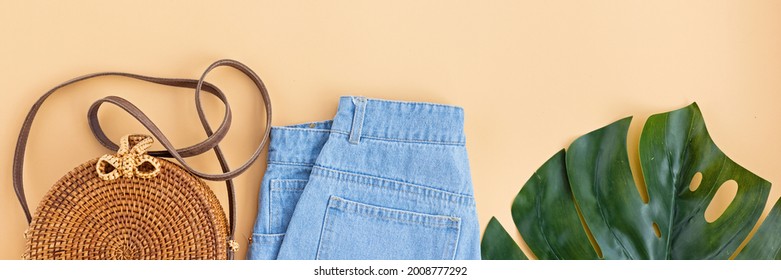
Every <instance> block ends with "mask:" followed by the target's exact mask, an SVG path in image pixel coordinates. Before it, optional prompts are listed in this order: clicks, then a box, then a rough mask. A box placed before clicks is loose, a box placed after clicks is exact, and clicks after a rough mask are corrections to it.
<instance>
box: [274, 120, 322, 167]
mask: <svg viewBox="0 0 781 280" xmlns="http://www.w3.org/2000/svg"><path fill="white" fill-rule="evenodd" d="M332 124H333V121H322V122H314V123H305V124H297V125H290V126H275V127H272V128H271V141H270V142H269V144H268V162H269V163H276V164H293V165H309V166H311V165H314V163H315V160H316V159H317V155H319V154H320V150H321V149H323V146H324V145H325V142H326V141H328V136H329V135H330V134H331V125H332Z"/></svg>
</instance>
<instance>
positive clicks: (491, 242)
mask: <svg viewBox="0 0 781 280" xmlns="http://www.w3.org/2000/svg"><path fill="white" fill-rule="evenodd" d="M483 236H484V237H485V238H483V242H482V243H481V244H480V251H481V252H480V253H481V254H482V256H483V259H484V260H527V258H526V255H524V254H523V251H521V248H519V247H518V244H515V241H513V238H512V237H510V234H509V233H507V231H505V230H504V228H503V227H502V224H500V223H499V221H498V220H496V218H495V217H491V221H490V222H488V227H486V228H485V233H484V235H483Z"/></svg>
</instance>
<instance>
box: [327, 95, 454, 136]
mask: <svg viewBox="0 0 781 280" xmlns="http://www.w3.org/2000/svg"><path fill="white" fill-rule="evenodd" d="M331 131H332V132H335V133H342V134H347V135H349V139H350V142H351V143H357V142H360V139H362V138H370V139H378V140H388V141H398V142H415V143H431V144H444V145H461V146H463V145H464V144H465V142H466V140H465V137H464V110H463V109H462V108H460V107H455V106H448V105H440V104H433V103H422V102H401V101H390V100H380V99H370V98H365V97H360V96H345V97H342V98H340V100H339V110H338V111H337V112H336V116H335V117H334V122H333V127H332V128H331Z"/></svg>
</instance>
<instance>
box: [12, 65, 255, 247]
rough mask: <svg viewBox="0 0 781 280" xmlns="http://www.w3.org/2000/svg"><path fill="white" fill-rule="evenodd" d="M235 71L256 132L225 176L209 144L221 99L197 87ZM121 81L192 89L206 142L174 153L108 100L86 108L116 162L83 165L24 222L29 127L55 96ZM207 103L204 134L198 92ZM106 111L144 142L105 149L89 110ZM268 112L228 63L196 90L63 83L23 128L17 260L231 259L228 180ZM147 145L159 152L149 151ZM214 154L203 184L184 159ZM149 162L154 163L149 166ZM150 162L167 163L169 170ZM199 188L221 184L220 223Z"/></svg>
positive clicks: (150, 126)
mask: <svg viewBox="0 0 781 280" xmlns="http://www.w3.org/2000/svg"><path fill="white" fill-rule="evenodd" d="M223 65H225V66H231V67H233V68H235V69H238V70H240V71H242V72H243V73H244V74H246V75H247V76H248V77H250V78H251V79H252V81H253V82H254V83H255V85H256V86H257V87H258V89H259V90H260V93H261V97H262V98H263V102H264V105H265V109H266V123H265V124H266V130H265V133H264V135H263V139H262V140H261V141H260V143H259V144H258V147H257V149H256V150H255V153H254V154H253V155H252V156H251V157H250V158H249V159H248V160H247V161H246V162H245V163H244V164H243V165H242V166H240V167H238V168H236V169H233V170H230V169H228V165H227V161H226V160H225V158H224V156H223V154H222V152H221V150H220V148H219V145H218V144H219V142H220V141H221V140H222V139H223V138H224V137H225V135H226V133H227V128H228V127H229V126H230V121H231V111H230V106H228V103H227V100H226V98H225V95H224V94H223V93H222V92H221V91H220V90H219V89H218V88H217V87H215V86H214V85H212V84H210V83H207V82H205V81H204V78H205V77H206V75H207V73H209V71H211V70H212V69H214V68H216V67H218V66H223ZM107 75H114V76H124V77H130V78H134V79H139V80H143V81H147V82H153V83H157V84H162V85H169V86H175V87H186V88H193V89H195V100H196V106H197V108H196V109H197V111H198V115H199V117H200V119H201V123H202V125H203V128H204V130H205V131H206V134H207V135H208V138H207V139H206V140H204V141H203V142H201V143H198V144H195V145H193V146H190V147H186V148H183V149H176V148H175V147H174V146H173V144H172V143H171V142H170V141H169V140H168V139H167V138H166V137H165V135H163V133H162V132H161V131H160V130H159V129H158V127H157V126H156V125H155V124H154V123H153V122H152V121H151V120H150V119H149V118H148V117H147V116H146V115H144V114H143V113H142V112H141V111H140V110H139V109H138V108H137V107H135V105H133V104H132V103H130V102H128V101H127V100H124V99H122V98H119V97H116V96H108V97H105V98H103V99H100V100H98V101H96V102H95V103H94V104H93V105H92V107H90V110H89V112H88V120H89V125H90V128H91V130H92V133H93V134H94V135H95V136H96V138H97V140H98V142H100V143H101V144H102V145H103V146H105V147H107V148H109V150H111V151H116V153H113V152H112V153H110V154H105V155H103V156H101V157H98V158H95V159H92V160H89V161H87V162H85V163H83V164H81V165H79V166H77V167H76V168H74V169H73V170H71V171H70V172H68V173H67V174H65V175H64V176H62V178H60V179H59V180H58V181H57V182H55V183H54V184H53V186H52V187H51V188H50V189H49V191H48V192H47V193H46V195H45V196H44V198H43V199H42V201H41V202H40V203H39V204H38V206H37V208H36V209H35V212H34V214H31V213H30V208H29V207H28V205H27V200H26V198H25V195H24V187H23V184H22V179H23V178H22V177H23V176H22V175H23V171H22V169H23V166H24V154H25V149H26V144H27V139H28V137H29V133H30V128H31V126H32V121H33V119H34V116H35V114H36V112H37V111H38V109H39V108H40V106H41V104H42V103H43V101H44V100H45V99H46V98H47V97H48V96H50V95H51V94H52V93H53V92H54V91H56V90H57V89H59V88H61V87H64V86H66V85H69V84H73V83H76V82H78V81H82V80H86V79H89V78H93V77H99V76H107ZM201 89H203V90H204V91H206V92H208V93H211V94H213V95H215V96H216V97H217V98H218V99H220V100H221V101H223V103H224V105H225V117H224V118H223V122H222V124H221V125H220V127H219V128H217V129H216V130H214V131H212V129H211V128H210V127H209V124H208V122H207V121H206V118H205V114H204V113H203V110H202V108H201V104H200V91H201ZM104 103H111V104H114V105H116V106H118V107H120V108H121V109H124V110H125V111H126V112H128V113H129V114H131V115H132V116H133V117H135V118H136V119H137V120H138V121H139V122H141V124H142V125H144V127H146V129H147V130H148V131H149V132H150V133H151V134H152V135H153V136H154V138H153V137H151V136H148V135H139V134H134V135H127V136H124V137H122V139H121V141H119V145H117V144H115V143H113V142H112V141H110V140H108V138H107V137H106V135H105V133H104V132H103V130H102V129H101V128H100V124H99V122H98V118H97V116H98V113H97V112H98V108H99V107H100V105H101V104H104ZM270 124H271V105H270V100H269V97H268V92H267V91H266V88H265V86H264V85H263V82H262V81H261V80H260V78H259V77H258V76H257V75H256V74H255V73H254V72H253V71H252V70H250V69H249V68H248V67H247V66H245V65H243V64H241V63H239V62H237V61H234V60H219V61H217V62H215V63H213V64H212V65H211V66H210V67H209V68H207V69H206V71H205V72H204V73H203V75H202V76H201V78H200V79H199V80H191V79H166V78H154V77H148V76H141V75H135V74H129V73H119V72H102V73H95V74H90V75H86V76H82V77H78V78H75V79H72V80H70V81H67V82H65V83H63V84H61V85H59V86H57V87H55V88H54V89H52V90H50V91H49V92H47V93H46V94H44V95H43V96H42V97H41V98H40V99H39V100H38V101H37V102H36V103H35V104H34V105H33V107H32V109H31V110H30V112H29V113H28V115H27V118H26V119H25V121H24V123H23V125H22V130H21V132H20V134H19V140H18V141H17V146H16V151H15V154H14V162H13V182H14V190H15V191H16V195H17V198H19V202H20V204H21V206H22V209H23V210H24V214H25V216H26V218H27V221H28V223H29V226H28V228H27V230H25V232H24V236H25V239H26V247H25V251H24V254H23V256H22V257H23V258H24V259H47V260H50V259H100V260H112V259H113V260H125V259H156V260H161V259H179V260H181V259H188V260H192V259H217V260H224V259H233V255H234V253H235V252H236V251H237V250H238V247H239V244H238V243H237V242H236V241H235V240H234V233H235V229H236V223H235V221H236V215H235V212H236V209H235V208H236V206H235V194H234V193H235V192H234V188H233V181H232V179H233V178H235V177H236V176H238V175H240V174H241V173H242V172H244V171H246V170H247V169H248V168H249V167H250V166H251V165H252V163H253V162H254V161H255V160H256V159H257V158H258V156H259V155H260V153H261V151H262V149H263V147H264V146H265V144H266V143H267V140H268V137H269V132H270V128H271V125H270ZM153 139H157V140H158V141H159V142H160V144H161V145H162V146H163V147H165V150H162V151H150V152H147V149H148V148H149V147H150V146H151V145H152V143H153V141H154V140H153ZM211 150H214V152H215V153H216V155H217V159H218V161H219V162H220V165H221V167H222V171H223V173H218V174H207V173H202V172H199V171H197V170H195V169H193V168H192V167H191V166H190V165H188V164H187V162H186V161H185V160H184V158H185V157H188V156H195V155H199V154H203V153H205V152H208V151H211ZM153 155H154V156H153ZM160 157H172V158H175V159H176V160H177V162H178V163H179V164H177V163H173V162H170V161H168V160H165V159H162V158H160ZM203 179H208V180H215V181H225V183H226V186H227V193H228V204H229V205H228V208H229V219H228V218H226V215H225V211H224V210H223V208H222V205H220V202H219V200H218V199H217V196H216V195H215V194H214V193H213V192H212V190H211V188H210V187H209V186H208V185H207V184H206V183H205V182H204V181H203Z"/></svg>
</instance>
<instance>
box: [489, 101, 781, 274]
mask: <svg viewBox="0 0 781 280" xmlns="http://www.w3.org/2000/svg"><path fill="white" fill-rule="evenodd" d="M630 122H631V118H625V119H622V120H619V121H617V122H615V123H613V124H610V125H608V126H606V127H603V128H600V129H598V130H595V131H593V132H591V133H589V134H586V135H584V136H582V137H580V138H578V139H577V140H575V141H574V142H573V143H572V144H571V145H570V147H569V149H567V150H566V151H564V150H562V151H560V152H558V153H556V154H555V155H554V156H553V157H551V158H550V159H549V160H548V161H547V162H545V164H543V165H542V167H540V169H538V170H537V171H536V172H535V173H534V174H533V175H532V177H531V178H530V179H529V181H528V182H526V184H525V185H524V186H523V188H522V189H521V191H520V193H519V194H518V196H517V197H516V198H515V201H514V202H513V205H512V216H513V220H514V222H515V226H516V227H517V228H518V230H519V231H520V233H521V236H522V237H523V239H524V241H525V242H526V244H527V245H528V246H529V248H530V249H531V250H532V251H533V253H534V255H536V256H537V258H539V259H728V258H729V257H730V256H731V255H732V254H733V253H734V252H735V251H736V249H737V248H738V246H739V245H740V244H741V242H743V240H744V239H745V238H746V236H747V235H748V234H749V232H750V231H751V229H752V228H753V226H754V225H755V223H756V222H757V220H758V219H759V217H760V215H761V214H762V210H763V209H764V206H765V203H766V201H767V198H768V194H769V192H770V182H768V181H765V180H763V179H762V178H760V177H759V176H757V175H754V174H752V173H751V172H749V171H748V170H746V169H745V168H743V167H741V166H740V165H738V164H737V163H735V162H734V161H732V160H731V159H730V158H729V157H727V156H726V155H725V154H724V153H723V152H722V151H721V150H719V148H718V147H716V145H715V144H714V142H713V140H712V139H711V138H710V136H709V134H708V131H707V129H706V128H705V123H704V121H703V119H702V114H701V113H700V109H699V107H697V104H692V105H690V106H688V107H685V108H682V109H680V110H676V111H672V112H667V113H663V114H658V115H653V116H651V117H650V118H648V121H647V122H646V124H645V127H644V128H643V132H642V135H641V136H640V150H639V151H640V153H639V155H640V164H641V168H642V174H643V179H644V182H645V185H646V189H647V197H648V200H647V201H644V199H643V196H642V195H641V194H640V192H639V191H638V188H637V186H636V185H635V182H634V179H633V176H632V171H631V169H630V167H629V158H628V155H627V144H626V140H627V139H626V138H627V131H628V128H629V123H630ZM730 181H734V182H731V183H732V184H734V183H737V185H738V190H737V194H736V196H735V198H734V199H733V200H732V202H731V203H730V204H729V206H728V207H727V208H726V210H724V212H723V213H722V214H721V215H720V216H719V217H718V218H717V219H715V220H713V221H707V220H706V218H705V211H706V209H707V208H708V206H709V205H710V203H711V201H712V200H713V197H714V196H715V194H716V192H717V191H718V190H719V189H720V188H721V187H722V186H724V185H725V184H727V183H728V182H730ZM779 230H781V210H779V209H778V207H775V208H774V209H773V211H771V214H770V215H769V216H768V218H767V219H766V220H765V222H764V223H763V225H762V227H761V228H760V229H759V231H758V233H757V234H756V237H755V238H754V239H753V240H752V241H751V242H749V244H748V245H747V246H746V248H745V250H743V252H741V253H740V254H739V255H738V256H737V258H740V259H767V258H771V259H772V258H779V257H781V256H779V252H778V251H779V248H781V235H779V234H778V233H779ZM591 236H593V239H592V238H590V237H591ZM482 248H483V259H525V256H522V257H521V256H518V253H519V251H520V249H517V248H518V247H517V245H516V244H515V242H514V241H513V240H512V238H510V235H509V234H508V233H507V232H506V231H505V230H504V229H503V228H502V226H501V225H499V223H498V221H496V220H495V219H492V222H491V224H489V226H488V228H487V229H486V231H485V233H484V235H483V241H482ZM516 250H517V251H516ZM521 255H522V253H521Z"/></svg>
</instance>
